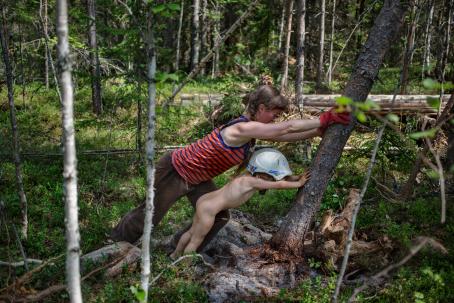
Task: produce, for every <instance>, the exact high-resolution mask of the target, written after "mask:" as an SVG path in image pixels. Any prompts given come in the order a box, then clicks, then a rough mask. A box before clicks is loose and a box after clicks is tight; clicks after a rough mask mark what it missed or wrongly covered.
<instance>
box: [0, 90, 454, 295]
mask: <svg viewBox="0 0 454 303" xmlns="http://www.w3.org/2000/svg"><path fill="white" fill-rule="evenodd" d="M82 87H84V89H82ZM85 87H87V88H86V89H85ZM88 87H89V85H86V86H83V85H80V87H79V90H77V93H76V103H75V112H76V131H77V133H76V138H77V148H78V152H79V155H78V185H79V224H80V234H81V248H82V253H87V252H90V251H93V250H96V249H98V248H100V247H102V246H104V245H106V243H107V242H106V240H107V237H106V235H107V234H109V232H110V230H111V228H112V227H113V226H114V225H115V224H116V223H117V222H118V221H119V219H120V218H121V217H122V216H123V215H124V214H125V213H126V212H127V211H128V210H130V209H132V208H133V207H135V206H136V205H138V204H140V203H141V202H143V200H144V198H145V190H146V189H145V167H144V164H143V158H141V155H140V154H139V153H135V152H133V151H131V150H134V149H135V148H136V129H137V119H136V115H137V110H136V102H137V99H138V97H137V90H136V89H135V87H134V86H133V85H126V84H125V85H122V86H121V89H120V88H119V87H118V86H109V90H106V91H105V93H104V94H105V99H104V102H105V108H106V109H108V110H106V112H105V113H104V114H103V115H102V116H101V117H99V118H96V117H94V116H93V114H92V113H91V110H90V102H89V98H90V91H89V89H88ZM218 89H221V90H222V87H220V86H214V87H213V86H210V87H208V88H205V89H201V91H210V90H212V91H216V90H218ZM143 90H144V92H145V88H143ZM188 91H190V90H188ZM194 91H195V89H194ZM142 96H143V95H142ZM0 97H1V98H0V100H2V101H1V103H0V146H2V148H1V150H0V153H1V154H2V156H1V157H2V160H1V161H0V199H1V200H2V201H4V203H5V205H6V211H5V212H4V216H3V218H2V224H1V226H0V261H5V262H12V261H18V260H21V259H22V256H21V253H20V250H19V246H18V243H17V241H16V237H15V235H14V229H13V228H12V227H13V223H14V225H15V227H16V229H18V228H19V220H18V219H17V218H20V208H19V199H18V196H17V191H16V186H15V168H14V164H13V162H12V161H11V159H10V158H9V157H7V156H6V155H7V154H8V153H10V149H9V148H10V146H11V144H10V124H9V123H10V122H9V112H8V107H7V106H6V107H5V106H4V104H3V103H4V101H3V100H6V93H5V92H4V91H3V92H0ZM16 105H17V117H18V125H19V131H20V138H21V141H20V143H21V148H22V151H23V152H24V153H25V154H26V155H24V157H23V166H22V174H23V176H24V185H25V191H26V195H27V199H28V216H29V230H28V239H27V240H22V245H23V247H24V251H25V253H26V255H27V257H28V258H33V259H39V260H43V261H45V260H49V259H51V258H54V257H57V256H60V255H61V254H64V252H65V245H66V242H65V225H64V202H63V183H62V158H61V156H59V155H57V154H56V153H58V152H59V151H60V146H59V145H60V135H61V129H60V125H61V120H60V106H59V102H58V99H57V97H56V95H55V93H53V92H45V90H44V88H42V87H41V88H39V87H38V86H36V87H32V88H27V90H26V91H25V93H24V95H22V91H21V88H20V87H17V89H16ZM142 107H143V108H145V107H146V106H145V98H144V97H142ZM206 111H207V108H203V107H201V106H197V105H194V106H189V107H179V106H171V107H170V108H169V110H168V111H167V112H163V111H162V110H161V108H160V107H158V108H157V130H156V141H157V145H158V146H159V147H162V146H166V145H180V144H186V143H188V142H192V141H194V140H196V139H197V138H200V137H202V136H203V135H204V134H205V133H206V132H207V131H209V129H210V127H211V126H210V124H209V123H208V122H207V119H206V118H205V112H206ZM145 116H146V115H143V117H145ZM418 123H419V122H418V119H416V118H408V119H407V120H406V124H405V125H404V124H403V125H401V129H402V130H403V131H405V133H410V132H414V131H417V130H418V125H419V124H418ZM142 124H143V125H142V138H144V136H143V134H144V132H145V130H146V121H142ZM366 124H367V126H368V127H371V128H375V127H377V125H378V123H377V122H376V121H368V122H367V123H366ZM318 142H319V140H314V141H313V142H312V147H313V148H312V153H314V152H315V150H316V146H317V144H318ZM374 143H375V134H374V133H364V132H354V133H353V135H352V137H351V138H350V140H349V142H348V146H350V147H352V148H351V149H350V150H348V151H346V152H344V154H343V155H342V158H341V160H340V163H339V165H338V167H337V169H336V172H335V174H334V176H333V177H332V179H331V180H330V182H329V185H328V188H327V191H326V193H325V196H324V199H323V202H322V206H321V211H320V212H319V214H318V215H317V218H316V221H317V222H319V221H320V220H321V217H322V215H323V213H324V212H326V211H327V210H329V209H331V210H333V211H338V210H339V209H341V208H342V207H343V206H344V204H345V201H346V198H347V196H348V193H349V190H350V189H351V188H361V186H362V183H363V180H364V175H365V171H366V168H367V164H368V161H369V156H370V152H371V150H372V148H373V144H374ZM3 147H8V148H3ZM278 148H279V149H281V150H282V151H283V152H284V153H285V154H286V155H287V156H288V157H289V160H290V162H291V166H292V169H293V170H294V171H295V173H298V172H301V171H303V170H304V168H305V167H307V166H308V165H309V163H310V160H309V159H307V158H306V157H305V156H303V153H302V152H301V150H304V144H301V143H299V144H280V145H279V146H278ZM112 149H125V150H128V151H126V152H125V153H122V154H93V153H88V154H87V153H85V154H84V153H83V151H93V150H112ZM416 150H417V145H416V143H415V142H413V141H411V142H410V144H405V143H403V142H402V140H401V139H400V138H399V137H398V136H397V135H396V134H394V133H393V132H392V131H386V132H385V135H384V138H383V142H382V145H381V147H380V151H379V154H378V159H377V165H376V167H375V169H374V171H373V177H374V179H375V181H372V183H371V185H370V188H369V190H368V192H367V194H366V196H365V198H364V201H363V204H362V207H361V211H360V214H359V217H358V222H357V228H356V230H357V233H358V234H361V235H362V237H366V238H367V239H369V240H375V239H379V238H381V237H384V236H386V237H387V238H389V239H390V240H391V243H392V249H391V252H390V253H389V254H387V255H386V257H385V258H384V259H380V260H377V257H376V255H374V254H365V255H364V256H362V257H361V258H359V259H357V260H356V262H358V264H359V266H360V267H361V270H362V274H363V275H365V276H369V275H371V274H373V273H376V272H378V271H379V270H380V269H381V268H383V267H384V266H385V265H388V264H390V263H393V262H396V261H399V260H400V259H401V258H402V257H403V256H405V255H406V254H407V253H408V248H409V247H410V246H411V243H412V240H413V239H415V238H416V237H417V236H428V237H433V238H434V239H436V240H437V241H439V242H440V243H442V244H443V245H444V246H445V247H446V249H447V250H448V251H449V253H448V255H444V254H441V253H440V252H437V251H434V250H431V249H424V250H423V251H422V252H420V253H419V254H418V255H417V256H416V257H414V258H413V259H412V260H411V261H410V262H409V263H407V264H406V265H405V266H403V267H401V268H399V269H398V270H397V271H396V272H394V273H393V277H392V278H390V279H389V280H388V282H387V283H386V284H385V285H382V286H381V288H380V289H369V290H368V291H366V292H364V293H363V294H361V295H360V297H359V301H361V302H454V290H453V288H452V285H454V255H453V254H452V251H453V250H454V237H452V235H453V233H454V220H453V219H452V218H453V217H454V205H453V204H452V203H449V202H450V201H451V202H452V201H453V200H454V198H453V196H452V194H453V193H452V192H451V193H450V194H451V195H450V196H448V209H447V222H446V223H445V224H444V225H441V224H440V223H439V222H440V209H441V207H440V204H441V202H440V195H439V191H438V186H437V180H436V179H431V178H430V177H429V176H427V175H421V176H420V179H419V181H420V182H419V184H418V185H417V186H416V187H415V194H414V195H413V197H412V198H411V199H410V200H409V201H407V202H405V203H398V202H395V201H392V200H390V199H388V198H386V197H385V195H383V191H382V189H381V187H379V186H378V185H377V182H380V183H381V184H384V185H386V186H387V187H388V188H389V189H390V190H391V191H395V192H397V191H398V190H399V187H400V185H401V184H402V183H403V182H404V181H405V180H406V176H407V175H408V172H409V170H410V169H411V167H412V166H413V163H414V160H415V155H416ZM43 153H47V154H48V155H43ZM161 154H162V151H161V150H158V153H157V155H156V157H159V156H160V155H161ZM231 175H232V172H227V173H225V174H223V175H221V176H219V177H217V178H215V183H216V184H217V185H218V186H222V185H223V184H225V183H226V182H227V181H228V180H229V178H230V177H231ZM295 192H296V191H295V190H280V191H276V190H270V191H268V192H267V193H266V195H264V196H258V195H256V196H254V197H253V198H252V199H251V200H250V201H249V202H248V203H246V204H244V205H243V206H242V207H241V208H240V211H241V212H243V213H244V214H246V215H247V216H248V217H249V218H251V221H252V223H253V224H254V225H255V226H257V227H258V228H260V229H262V230H264V231H267V232H271V233H272V232H273V231H275V230H276V228H277V227H278V225H279V222H280V219H281V218H282V217H283V216H285V214H286V213H287V211H288V210H289V209H290V207H291V205H292V203H293V199H294V196H295ZM192 215H193V209H192V207H191V206H190V203H189V202H188V201H187V200H186V199H185V198H183V199H181V201H179V202H178V203H176V205H175V206H174V207H173V208H172V209H171V210H170V211H169V212H168V214H167V215H166V217H165V218H164V220H163V221H162V222H161V223H160V224H159V226H158V227H157V228H156V229H155V231H154V235H153V237H154V238H156V239H161V238H164V237H166V236H170V235H172V234H174V233H175V232H176V231H178V230H179V229H181V228H182V227H183V226H185V225H186V224H188V223H189V222H190V221H191V218H192ZM171 262H172V261H171V260H170V259H169V258H168V257H167V254H166V252H164V251H160V250H157V251H153V252H152V276H156V275H158V274H159V273H161V272H163V274H162V276H161V277H160V279H159V280H158V281H157V282H156V283H155V284H154V285H153V286H152V287H151V290H150V300H151V301H152V302H206V301H208V296H207V292H206V290H205V288H204V287H205V286H204V284H203V281H202V280H201V279H199V278H197V275H196V274H195V270H196V268H197V267H196V266H193V265H191V264H187V263H179V264H177V265H175V266H171V265H170V264H171ZM31 266H32V265H31ZM33 266H35V265H33ZM307 266H308V267H309V268H311V270H312V271H311V272H312V274H311V275H308V276H304V277H301V278H300V279H299V280H298V281H296V282H297V283H296V286H295V287H294V288H292V289H281V290H280V292H279V293H278V294H277V295H275V296H273V297H270V298H267V299H266V300H267V301H270V302H294V301H298V302H329V301H330V296H331V294H332V292H333V290H334V286H335V281H336V277H337V271H336V270H335V269H334V268H333V267H332V266H330V265H329V264H328V263H327V262H325V260H323V259H317V258H314V257H311V258H308V260H307ZM94 268H95V267H94V266H89V267H88V268H84V272H87V271H89V270H90V269H94ZM25 272H26V270H25V269H24V268H23V267H15V268H12V267H4V266H2V267H1V270H0V295H2V293H1V292H2V290H1V289H3V288H4V287H6V286H7V285H10V284H11V283H12V282H13V281H14V279H17V278H18V277H20V276H22V275H23V274H24V273H25ZM139 282H140V270H138V269H133V270H129V271H128V270H125V271H124V272H123V273H122V274H121V275H119V276H117V277H115V278H114V279H107V278H104V277H103V275H102V272H99V273H98V274H95V275H93V276H91V277H89V278H88V279H86V280H84V282H83V295H84V300H85V301H86V302H133V301H134V300H135V298H134V295H133V293H132V291H131V286H138V284H139ZM59 283H64V257H60V258H57V259H56V260H55V261H53V262H52V263H51V264H49V265H47V266H46V267H44V268H43V269H42V270H41V271H39V272H37V273H35V274H33V275H32V276H31V277H30V278H29V279H28V280H27V281H26V283H24V284H23V285H22V287H20V288H18V289H16V290H15V291H16V294H15V295H16V296H23V295H27V294H32V293H36V292H37V291H40V290H43V289H46V288H48V287H50V286H52V285H56V284H59ZM354 287H355V285H353V286H348V287H346V288H345V289H343V292H342V300H345V299H347V298H348V297H349V295H350V294H351V292H352V290H353V288H354ZM10 294H11V293H10ZM67 300H68V295H67V294H66V292H65V291H61V292H59V293H56V294H54V295H53V296H51V297H49V298H47V299H46V300H45V301H47V302H66V301H67ZM264 300H265V299H264V298H260V297H259V298H255V299H254V298H249V299H248V301H257V302H262V301H264ZM0 301H1V300H0Z"/></svg>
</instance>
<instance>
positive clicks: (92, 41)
mask: <svg viewBox="0 0 454 303" xmlns="http://www.w3.org/2000/svg"><path fill="white" fill-rule="evenodd" d="M87 10H88V46H89V48H90V73H91V100H92V104H93V112H94V113H95V114H96V115H100V114H101V113H102V99H101V72H100V67H99V53H98V42H97V39H96V5H95V0H87Z"/></svg>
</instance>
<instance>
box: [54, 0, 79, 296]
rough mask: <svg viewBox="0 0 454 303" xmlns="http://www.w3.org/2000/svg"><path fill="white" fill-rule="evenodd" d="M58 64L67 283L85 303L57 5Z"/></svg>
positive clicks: (69, 87)
mask: <svg viewBox="0 0 454 303" xmlns="http://www.w3.org/2000/svg"><path fill="white" fill-rule="evenodd" d="M57 39H58V44H57V58H58V59H57V60H58V63H57V64H58V67H59V70H60V72H59V82H60V85H61V88H62V102H63V104H62V126H63V152H64V158H63V182H64V199H65V222H66V223H65V225H66V283H67V289H68V293H69V299H70V301H71V302H82V292H81V285H80V271H79V265H80V260H79V259H80V246H79V240H80V234H79V221H78V206H77V155H76V140H75V139H76V138H75V130H74V113H73V108H74V105H73V103H74V96H73V84H72V79H71V68H72V67H71V65H72V63H71V59H70V54H69V41H68V39H69V33H68V6H67V2H66V0H58V1H57Z"/></svg>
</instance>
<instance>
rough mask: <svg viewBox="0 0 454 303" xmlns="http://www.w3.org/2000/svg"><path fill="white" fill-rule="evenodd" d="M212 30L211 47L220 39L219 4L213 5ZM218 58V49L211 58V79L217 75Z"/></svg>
mask: <svg viewBox="0 0 454 303" xmlns="http://www.w3.org/2000/svg"><path fill="white" fill-rule="evenodd" d="M214 6H215V7H214V14H215V17H214V18H215V20H214V29H213V37H212V40H213V45H215V43H216V41H217V40H218V39H220V38H221V11H220V8H219V3H215V4H214ZM219 56H220V50H219V47H218V48H216V49H215V50H214V57H213V65H212V69H211V77H212V78H215V77H217V76H218V75H219Z"/></svg>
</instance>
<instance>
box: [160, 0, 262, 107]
mask: <svg viewBox="0 0 454 303" xmlns="http://www.w3.org/2000/svg"><path fill="white" fill-rule="evenodd" d="M258 2H259V0H255V1H254V2H252V3H251V4H249V6H248V8H247V10H246V11H245V12H244V13H243V14H242V15H241V16H240V18H238V20H236V21H235V23H233V25H232V26H231V27H230V28H229V29H228V30H227V32H225V34H224V36H222V37H221V36H219V38H218V39H216V41H215V43H214V46H213V48H212V49H211V50H210V51H209V52H208V54H207V55H206V56H205V57H204V58H203V59H202V60H200V62H199V64H198V65H197V66H196V67H195V68H194V69H193V70H191V72H190V73H189V75H188V76H187V77H186V79H185V80H184V81H183V82H181V83H180V85H178V87H177V88H175V90H174V91H173V93H172V96H170V97H169V99H167V100H166V102H164V104H163V107H164V108H166V107H167V106H168V105H169V103H170V102H171V101H172V100H173V99H174V98H175V96H176V95H177V94H178V93H179V92H180V91H181V89H182V88H183V87H184V86H185V85H186V84H187V83H188V82H189V81H190V80H191V79H192V78H193V77H194V76H195V75H197V73H198V72H199V71H200V68H201V67H202V66H203V65H204V64H206V63H207V62H208V61H209V60H210V59H211V58H212V57H213V54H214V51H215V50H216V49H218V48H219V47H220V46H221V45H222V43H224V42H225V40H227V38H228V37H230V35H231V34H232V33H233V32H234V31H235V30H236V29H237V28H238V27H239V26H240V25H241V23H243V21H244V20H245V19H246V18H247V17H248V16H249V15H250V14H251V12H252V10H253V9H254V8H255V7H256V5H257V3H258Z"/></svg>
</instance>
